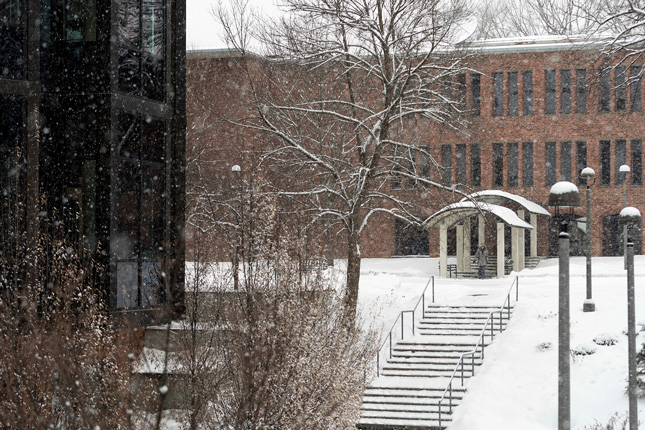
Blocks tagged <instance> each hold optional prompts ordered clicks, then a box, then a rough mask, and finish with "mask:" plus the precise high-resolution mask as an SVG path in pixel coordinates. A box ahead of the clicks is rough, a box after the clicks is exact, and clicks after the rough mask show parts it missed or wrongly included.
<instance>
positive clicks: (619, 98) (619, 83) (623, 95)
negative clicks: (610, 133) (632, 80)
mask: <svg viewBox="0 0 645 430" xmlns="http://www.w3.org/2000/svg"><path fill="white" fill-rule="evenodd" d="M614 73H615V79H616V112H625V108H626V107H627V77H626V76H625V67H624V66H616V68H615V69H614Z"/></svg>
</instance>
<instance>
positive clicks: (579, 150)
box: [576, 140, 587, 185]
mask: <svg viewBox="0 0 645 430" xmlns="http://www.w3.org/2000/svg"><path fill="white" fill-rule="evenodd" d="M576 159H577V172H578V184H580V185H586V184H587V180H586V179H584V178H582V177H581V176H580V172H582V169H584V168H585V167H587V142H585V141H584V140H580V141H578V142H576Z"/></svg>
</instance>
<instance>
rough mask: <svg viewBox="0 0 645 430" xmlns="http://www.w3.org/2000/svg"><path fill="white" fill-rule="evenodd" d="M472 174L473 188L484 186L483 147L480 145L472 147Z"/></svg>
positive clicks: (475, 144)
mask: <svg viewBox="0 0 645 430" xmlns="http://www.w3.org/2000/svg"><path fill="white" fill-rule="evenodd" d="M470 159H471V163H472V164H471V166H470V174H471V176H472V185H473V187H480V186H481V184H482V159H481V147H480V146H479V144H478V143H474V144H472V145H470Z"/></svg>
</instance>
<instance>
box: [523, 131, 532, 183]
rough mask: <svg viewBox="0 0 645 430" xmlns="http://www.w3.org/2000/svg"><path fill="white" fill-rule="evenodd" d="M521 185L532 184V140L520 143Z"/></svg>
mask: <svg viewBox="0 0 645 430" xmlns="http://www.w3.org/2000/svg"><path fill="white" fill-rule="evenodd" d="M522 166H523V167H524V169H523V185H524V186H525V187H527V188H528V187H532V186H533V142H524V143H522Z"/></svg>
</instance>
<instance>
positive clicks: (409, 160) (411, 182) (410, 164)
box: [405, 149, 417, 190]
mask: <svg viewBox="0 0 645 430" xmlns="http://www.w3.org/2000/svg"><path fill="white" fill-rule="evenodd" d="M406 152H407V157H406V159H405V164H406V166H405V167H406V169H405V170H406V171H407V172H408V173H409V174H411V175H414V176H416V158H417V152H416V151H415V150H413V149H409V150H408V151H406ZM416 184H417V181H416V179H415V178H414V177H412V178H411V177H409V176H408V177H407V178H406V181H405V188H407V189H408V190H409V189H412V188H414V186H415V185H416Z"/></svg>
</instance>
